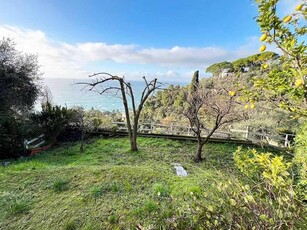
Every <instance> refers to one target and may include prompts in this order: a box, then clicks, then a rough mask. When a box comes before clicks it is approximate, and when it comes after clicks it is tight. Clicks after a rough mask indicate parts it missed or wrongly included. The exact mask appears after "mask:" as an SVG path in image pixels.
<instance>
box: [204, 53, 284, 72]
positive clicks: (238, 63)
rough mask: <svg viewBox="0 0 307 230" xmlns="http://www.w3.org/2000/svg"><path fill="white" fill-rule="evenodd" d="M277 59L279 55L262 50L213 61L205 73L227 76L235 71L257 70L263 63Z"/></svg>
mask: <svg viewBox="0 0 307 230" xmlns="http://www.w3.org/2000/svg"><path fill="white" fill-rule="evenodd" d="M278 59H279V55H278V54H277V53H274V52H269V51H268V52H263V53H259V54H255V55H251V56H248V57H246V58H240V59H238V60H235V61H233V62H228V61H223V62H219V63H215V64H213V65H211V66H209V67H208V68H207V69H206V73H212V75H213V76H215V77H216V76H228V75H231V73H235V72H248V71H250V70H259V69H260V68H261V65H262V64H264V63H271V62H273V61H275V60H278Z"/></svg>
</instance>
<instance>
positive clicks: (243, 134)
mask: <svg viewBox="0 0 307 230" xmlns="http://www.w3.org/2000/svg"><path fill="white" fill-rule="evenodd" d="M112 124H113V125H116V126H117V130H119V131H127V130H128V129H127V126H126V122H112ZM254 129H255V128H254ZM201 131H202V136H203V137H206V136H207V135H208V133H209V131H210V130H209V129H205V128H203V129H201ZM138 132H139V133H152V134H172V135H188V136H195V134H194V132H193V131H192V128H191V127H189V126H183V125H175V124H171V125H164V124H157V123H139V125H138ZM212 137H213V138H223V139H241V140H249V141H252V142H254V143H262V144H268V145H272V146H276V147H291V145H292V142H293V139H294V137H295V135H294V134H289V133H268V132H267V131H265V130H263V129H258V130H256V131H255V130H253V127H250V126H247V127H246V129H232V128H229V129H228V130H224V131H219V130H218V131H216V132H215V133H214V134H213V135H212Z"/></svg>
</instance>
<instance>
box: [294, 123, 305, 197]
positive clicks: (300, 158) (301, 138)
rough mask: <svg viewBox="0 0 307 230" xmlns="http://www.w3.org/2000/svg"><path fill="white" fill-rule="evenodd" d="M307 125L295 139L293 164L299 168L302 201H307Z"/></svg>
mask: <svg viewBox="0 0 307 230" xmlns="http://www.w3.org/2000/svg"><path fill="white" fill-rule="evenodd" d="M306 137H307V123H306V122H305V124H304V125H302V126H301V127H300V130H299V131H298V132H297V135H296V137H295V156H294V158H293V163H294V164H295V165H296V167H297V171H298V178H297V186H298V188H297V189H298V192H299V193H300V196H301V199H302V200H307V192H306V191H307V139H306Z"/></svg>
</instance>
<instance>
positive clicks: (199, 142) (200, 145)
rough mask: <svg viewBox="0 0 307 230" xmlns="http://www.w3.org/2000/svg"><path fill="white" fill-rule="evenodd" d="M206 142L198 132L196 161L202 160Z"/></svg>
mask: <svg viewBox="0 0 307 230" xmlns="http://www.w3.org/2000/svg"><path fill="white" fill-rule="evenodd" d="M203 145H204V143H203V142H202V140H201V136H200V134H197V151H196V156H195V159H194V160H195V162H201V161H202V160H203V158H202V156H201V155H202V150H203Z"/></svg>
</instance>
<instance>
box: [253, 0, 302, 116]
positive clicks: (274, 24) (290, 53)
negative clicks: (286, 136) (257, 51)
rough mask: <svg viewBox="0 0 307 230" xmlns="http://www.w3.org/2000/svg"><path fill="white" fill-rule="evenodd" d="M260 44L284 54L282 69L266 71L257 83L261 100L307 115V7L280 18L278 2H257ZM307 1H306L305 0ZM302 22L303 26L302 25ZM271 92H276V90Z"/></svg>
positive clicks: (300, 114)
mask: <svg viewBox="0 0 307 230" xmlns="http://www.w3.org/2000/svg"><path fill="white" fill-rule="evenodd" d="M256 2H257V4H258V9H259V15H258V18H257V22H258V24H259V26H260V29H261V32H262V34H263V35H262V36H261V38H260V41H264V42H267V43H268V44H272V43H274V44H276V45H277V46H278V48H279V49H280V50H281V51H282V52H283V53H284V55H283V56H282V57H281V64H282V66H281V68H267V70H266V71H268V76H267V77H266V76H264V77H260V78H259V79H257V80H256V81H255V88H256V89H257V90H258V95H259V92H261V94H260V95H261V96H260V97H261V98H262V99H267V100H271V101H276V102H277V104H278V105H279V106H280V107H281V108H284V109H286V110H289V111H291V112H292V113H293V114H296V115H299V116H307V109H306V108H307V105H306V99H307V84H306V80H307V79H306V74H307V47H306V44H305V39H304V37H305V36H306V33H307V27H306V25H305V23H304V20H306V18H307V7H306V5H305V4H302V5H301V6H300V7H297V8H296V9H295V10H294V9H293V13H292V14H290V15H283V16H281V17H280V16H279V15H278V13H279V12H278V7H279V0H256ZM303 2H305V1H303ZM301 22H303V23H301ZM272 89H277V90H273V91H272Z"/></svg>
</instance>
